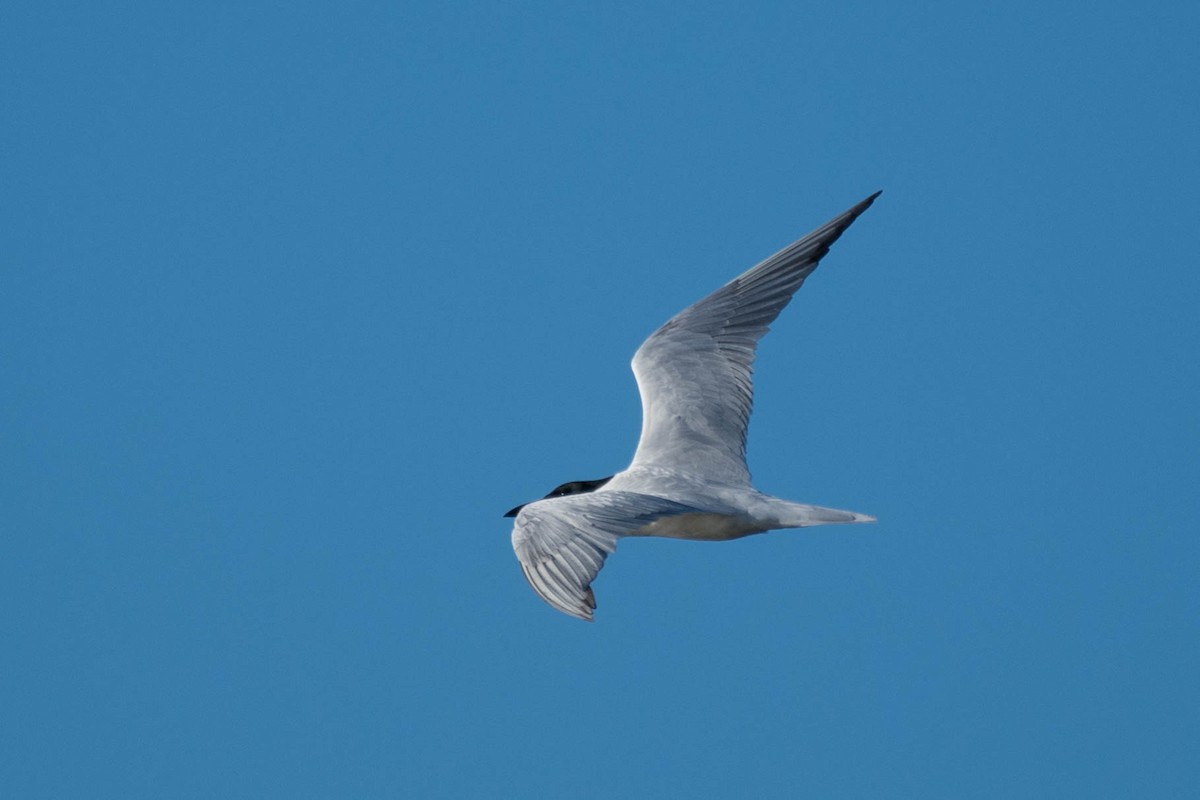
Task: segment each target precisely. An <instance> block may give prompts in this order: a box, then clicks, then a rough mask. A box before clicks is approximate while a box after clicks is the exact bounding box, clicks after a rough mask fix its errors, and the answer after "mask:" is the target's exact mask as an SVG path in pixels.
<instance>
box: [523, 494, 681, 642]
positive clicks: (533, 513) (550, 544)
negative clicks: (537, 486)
mask: <svg viewBox="0 0 1200 800" xmlns="http://www.w3.org/2000/svg"><path fill="white" fill-rule="evenodd" d="M699 510H700V509H696V508H693V507H692V506H688V505H684V504H683V503H675V502H672V501H670V500H664V499H663V498H661V497H651V496H650V495H644V494H638V493H637V492H620V491H613V492H609V491H603V492H595V493H593V494H579V495H571V496H568V497H555V498H551V499H548V500H538V501H537V502H534V503H530V504H529V505H527V506H525V507H524V508H523V509H521V513H520V514H518V515H517V521H516V524H515V525H514V526H513V534H512V541H513V550H515V551H516V553H517V559H518V560H519V561H520V562H521V569H522V570H523V571H524V572H525V579H526V580H528V581H529V585H530V586H532V587H533V589H534V591H536V592H537V593H538V594H539V595H541V597H542V599H543V600H545V601H546V602H547V603H549V604H550V605H552V606H554V607H555V608H556V609H558V610H559V611H561V612H563V613H564V614H570V615H571V616H572V617H578V618H579V619H583V620H588V621H589V622H590V621H591V619H592V611H594V610H595V608H596V598H595V595H593V594H592V587H591V583H592V580H593V579H594V578H595V577H596V574H597V573H599V572H600V568H601V567H603V566H604V559H605V558H606V557H607V556H608V554H609V553H611V552H613V551H614V550H616V549H617V540H618V539H620V538H621V537H622V536H628V535H630V534H631V533H634V532H635V531H637V530H639V529H640V528H643V527H645V526H647V525H649V524H650V523H652V522H654V521H655V520H658V519H661V518H663V517H667V516H674V515H676V514H688V513H693V512H696V511H699Z"/></svg>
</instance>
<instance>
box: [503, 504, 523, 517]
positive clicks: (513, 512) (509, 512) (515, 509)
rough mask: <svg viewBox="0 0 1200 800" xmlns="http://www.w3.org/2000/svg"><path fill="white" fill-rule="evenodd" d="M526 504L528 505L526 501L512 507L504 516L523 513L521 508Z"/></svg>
mask: <svg viewBox="0 0 1200 800" xmlns="http://www.w3.org/2000/svg"><path fill="white" fill-rule="evenodd" d="M525 505H526V504H525V503H521V505H519V506H517V507H516V508H514V509H512V510H511V511H507V512H505V514H504V516H506V517H515V516H516V515H517V514H520V513H521V509H522V508H524V507H525Z"/></svg>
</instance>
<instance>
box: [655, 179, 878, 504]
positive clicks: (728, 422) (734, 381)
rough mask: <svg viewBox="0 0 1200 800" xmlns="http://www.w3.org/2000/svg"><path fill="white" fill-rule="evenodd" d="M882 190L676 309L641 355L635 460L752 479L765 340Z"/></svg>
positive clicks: (734, 478)
mask: <svg viewBox="0 0 1200 800" xmlns="http://www.w3.org/2000/svg"><path fill="white" fill-rule="evenodd" d="M878 196H879V192H876V193H875V194H873V195H871V196H870V197H868V198H867V199H866V200H863V201H862V202H861V203H859V204H858V205H856V206H854V207H853V208H851V209H850V210H848V211H846V212H845V213H843V214H841V215H839V216H837V217H835V218H834V219H832V220H830V221H829V222H827V223H826V224H825V225H823V226H821V227H820V228H818V229H817V230H815V231H813V232H812V233H810V234H809V235H807V236H805V237H804V238H803V239H801V240H800V241H798V242H796V243H794V244H792V245H790V246H788V247H785V248H784V249H783V250H780V251H779V252H778V253H776V254H775V255H773V256H771V257H770V258H768V259H767V260H766V261H763V262H762V263H761V264H758V265H757V266H755V267H753V268H751V269H750V270H749V271H747V272H746V273H744V274H743V275H741V276H739V277H737V278H734V279H733V280H732V281H730V282H729V283H727V284H726V285H725V286H723V287H721V288H720V289H718V290H717V291H715V292H713V293H712V294H710V295H709V296H708V297H706V298H704V299H703V300H701V301H700V302H698V303H696V304H695V305H692V306H689V307H688V308H686V309H684V310H683V311H681V312H679V313H678V314H676V315H675V316H674V317H672V318H671V319H670V320H669V321H668V322H667V323H666V324H665V325H663V326H662V327H661V328H659V329H658V330H657V331H655V332H654V333H653V334H652V335H651V336H650V338H649V339H647V340H646V341H645V342H644V343H643V344H642V346H641V347H640V348H638V351H637V353H636V354H635V355H634V357H633V372H634V375H635V376H637V382H638V390H639V391H640V392H641V396H642V436H641V439H640V440H639V441H638V449H637V453H636V454H635V455H634V458H633V465H632V466H634V467H638V466H655V465H661V466H665V467H668V468H670V469H673V470H679V469H680V468H684V469H686V470H687V471H689V472H691V473H692V474H693V475H696V476H699V477H705V478H709V479H712V480H718V481H722V482H724V483H733V484H739V483H748V482H749V480H750V473H749V471H748V470H747V469H746V426H747V424H748V422H749V420H750V408H751V404H752V402H753V385H752V383H751V372H752V369H753V364H754V355H755V350H756V348H757V346H758V340H759V339H761V338H762V337H763V335H764V334H765V333H766V332H767V330H768V326H769V325H770V324H771V323H772V322H773V321H774V320H775V318H776V317H777V316H779V312H780V311H782V310H783V308H784V307H785V306H786V305H787V304H788V302H789V301H790V300H791V299H792V295H793V294H795V292H796V290H797V289H799V288H800V285H801V284H803V283H804V279H805V278H807V277H808V276H809V274H810V273H811V272H812V271H813V270H814V269H816V268H817V263H818V262H819V261H820V260H821V258H822V257H823V256H824V255H825V254H826V253H827V252H829V247H830V245H832V244H833V243H834V242H835V241H837V239H838V237H839V236H841V235H842V233H843V232H844V231H845V230H846V228H848V227H850V224H851V223H852V222H854V220H855V219H856V218H857V217H858V215H859V214H861V213H863V212H864V211H866V210H867V208H868V207H870V205H871V203H872V202H874V200H875V198H876V197H878Z"/></svg>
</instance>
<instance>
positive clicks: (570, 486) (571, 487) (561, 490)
mask: <svg viewBox="0 0 1200 800" xmlns="http://www.w3.org/2000/svg"><path fill="white" fill-rule="evenodd" d="M612 477H613V476H612V475H609V476H608V477H607V478H597V479H596V480H594V481H571V482H569V483H564V484H560V485H559V486H556V487H554V489H553V490H552V491H551V492H550V494H548V495H546V496H545V497H543V498H542V499H543V500H549V499H550V498H552V497H566V496H567V495H570V494H587V493H588V492H594V491H596V490H597V489H599V488H600V487H601V486H603V485H604V484H606V483H608V482H609V481H611V480H612ZM527 505H529V504H528V503H522V504H521V505H519V506H517V507H516V508H513V509H509V510H508V511H507V512H506V513H505V514H504V516H506V517H515V516H516V515H517V514H520V513H521V509H522V508H524V507H525V506H527Z"/></svg>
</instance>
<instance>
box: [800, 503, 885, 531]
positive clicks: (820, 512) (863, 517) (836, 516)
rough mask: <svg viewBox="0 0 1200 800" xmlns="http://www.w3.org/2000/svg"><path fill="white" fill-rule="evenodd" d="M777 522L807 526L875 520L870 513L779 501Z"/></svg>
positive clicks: (801, 526)
mask: <svg viewBox="0 0 1200 800" xmlns="http://www.w3.org/2000/svg"><path fill="white" fill-rule="evenodd" d="M780 502H781V506H782V508H780V509H779V515H778V516H779V522H780V527H781V528H807V527H808V526H810V525H845V524H849V523H853V522H875V521H876V520H875V517H872V516H871V515H870V514H860V513H858V512H857V511H843V510H841V509H838V508H824V507H822V506H810V505H807V504H805V503H792V502H789V501H786V500H785V501H780Z"/></svg>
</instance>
